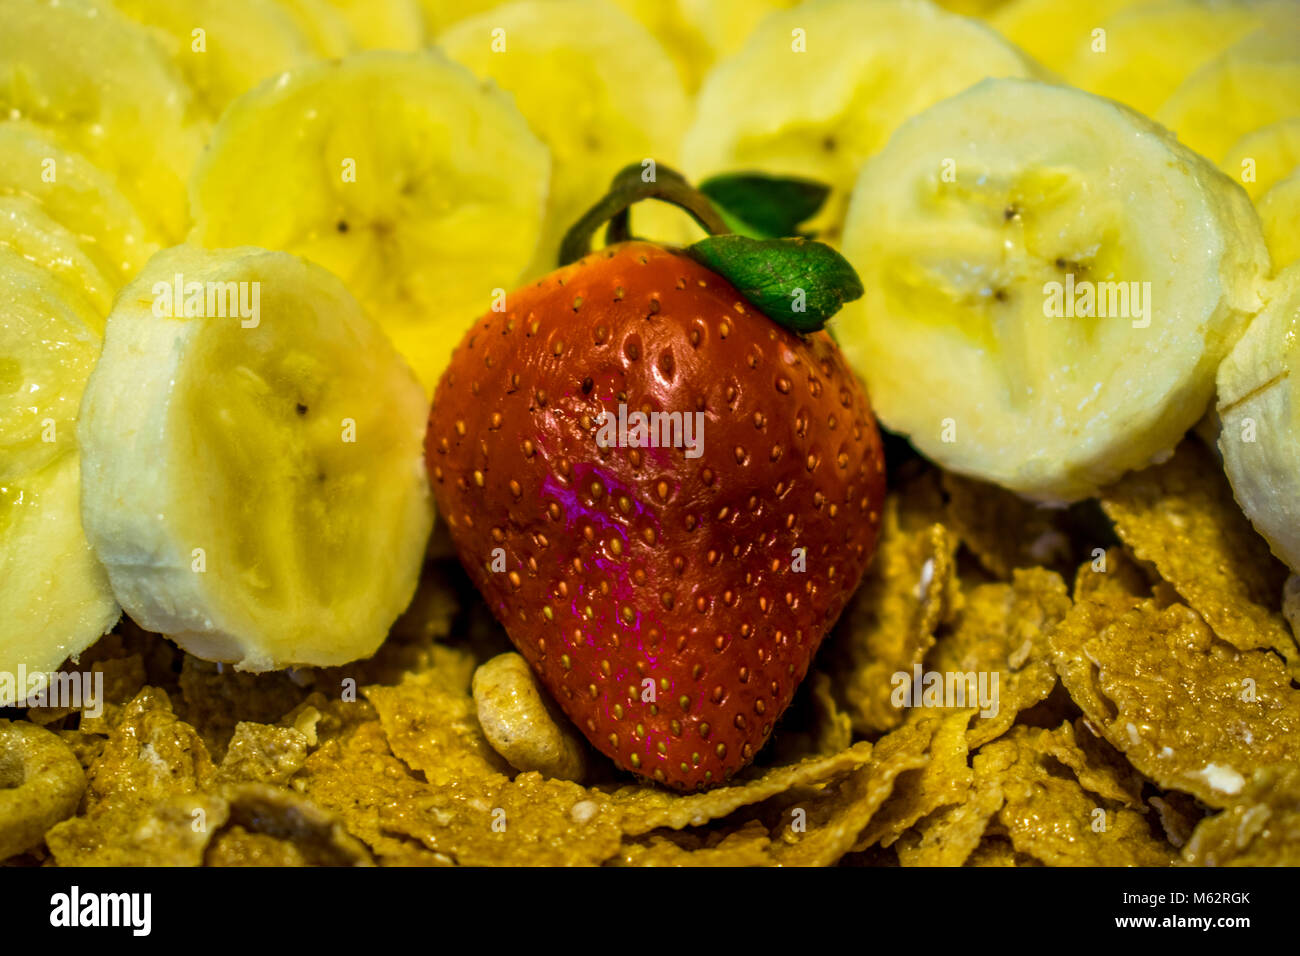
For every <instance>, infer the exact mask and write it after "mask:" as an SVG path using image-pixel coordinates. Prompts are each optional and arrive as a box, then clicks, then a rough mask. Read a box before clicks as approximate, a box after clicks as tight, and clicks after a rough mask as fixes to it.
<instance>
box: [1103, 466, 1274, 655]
mask: <svg viewBox="0 0 1300 956" xmlns="http://www.w3.org/2000/svg"><path fill="white" fill-rule="evenodd" d="M1101 504H1102V508H1103V509H1104V510H1105V512H1106V514H1107V515H1108V516H1109V517H1110V519H1111V520H1112V521H1114V522H1115V530H1116V531H1117V532H1118V533H1119V536H1120V538H1121V539H1122V540H1123V541H1124V543H1125V544H1127V545H1128V546H1129V547H1130V548H1131V549H1132V550H1133V553H1134V554H1136V555H1137V557H1139V558H1141V559H1142V560H1145V561H1150V562H1152V563H1153V564H1154V565H1155V566H1156V569H1157V570H1158V571H1159V572H1160V575H1161V576H1162V577H1163V578H1164V579H1165V580H1167V581H1168V582H1169V583H1170V584H1172V585H1173V586H1174V587H1175V588H1176V589H1177V590H1178V593H1179V594H1181V595H1182V597H1183V600H1185V601H1186V602H1187V603H1188V604H1189V605H1190V606H1191V607H1192V608H1194V609H1195V610H1196V611H1198V612H1199V613H1200V614H1201V616H1202V617H1204V618H1205V620H1206V623H1208V624H1209V625H1210V627H1211V628H1212V629H1213V630H1214V632H1215V633H1216V634H1217V635H1218V636H1219V637H1221V638H1222V639H1223V640H1225V641H1227V642H1228V643H1229V644H1232V645H1233V646H1234V647H1237V648H1238V649H1240V650H1243V651H1245V650H1253V649H1255V648H1262V647H1268V648H1272V649H1274V650H1276V651H1277V652H1278V653H1279V654H1281V655H1282V656H1283V657H1284V658H1286V659H1287V661H1289V662H1291V664H1292V665H1293V668H1297V669H1298V670H1300V650H1298V649H1297V647H1296V642H1295V639H1294V637H1292V635H1291V631H1290V629H1289V628H1288V626H1287V623H1286V619H1285V618H1284V617H1283V616H1282V613H1281V610H1280V608H1281V602H1282V585H1283V583H1284V582H1285V580H1286V576H1287V570H1286V567H1285V566H1284V565H1283V564H1282V563H1281V562H1280V561H1278V560H1277V559H1276V558H1274V557H1273V555H1272V554H1271V553H1270V551H1269V548H1268V544H1267V543H1266V542H1265V541H1264V539H1263V538H1261V537H1260V536H1259V535H1258V534H1257V533H1256V532H1255V529H1254V528H1252V527H1251V526H1250V522H1249V521H1247V520H1246V517H1245V515H1243V514H1242V512H1241V508H1240V507H1238V505H1237V503H1236V501H1235V500H1234V499H1233V497H1232V488H1231V486H1230V485H1229V484H1228V481H1227V478H1226V477H1225V476H1224V474H1223V469H1222V468H1220V467H1219V466H1218V464H1217V463H1216V462H1215V461H1214V459H1213V458H1212V457H1211V455H1210V453H1209V452H1208V451H1206V449H1205V447H1204V446H1203V445H1201V444H1200V443H1199V442H1196V441H1184V442H1183V443H1182V444H1181V445H1180V446H1179V447H1178V450H1177V451H1176V452H1175V454H1174V456H1173V457H1172V458H1171V459H1169V461H1167V462H1165V463H1164V464H1162V465H1157V466H1155V467H1153V468H1147V469H1144V470H1142V471H1138V472H1132V473H1130V474H1128V475H1126V476H1125V477H1124V478H1123V479H1121V480H1120V481H1119V482H1118V483H1117V484H1115V485H1113V486H1111V487H1110V488H1108V489H1106V490H1105V491H1104V492H1103V494H1102V497H1101Z"/></svg>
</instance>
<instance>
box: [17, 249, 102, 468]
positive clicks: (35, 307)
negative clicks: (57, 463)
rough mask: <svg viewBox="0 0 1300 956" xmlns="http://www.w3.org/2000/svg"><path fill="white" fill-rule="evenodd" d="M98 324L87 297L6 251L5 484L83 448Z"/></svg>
mask: <svg viewBox="0 0 1300 956" xmlns="http://www.w3.org/2000/svg"><path fill="white" fill-rule="evenodd" d="M96 324H99V325H100V327H101V328H102V319H101V318H100V317H99V316H97V315H96V314H95V312H94V310H93V309H92V308H91V307H90V305H89V302H88V301H87V300H86V299H85V298H84V297H83V296H80V295H76V296H74V295H70V294H69V289H68V288H67V287H65V286H64V285H63V284H62V283H60V282H59V281H57V280H56V279H55V278H54V277H53V276H52V275H50V274H49V273H47V272H46V271H45V270H43V269H41V268H40V267H39V266H37V265H35V264H33V263H32V262H29V261H28V260H27V259H25V258H23V257H22V256H20V255H19V254H18V253H16V252H14V251H13V250H11V249H7V248H6V249H0V479H4V480H8V479H17V478H21V477H23V476H25V475H29V474H31V473H33V472H36V471H39V470H41V469H42V468H44V467H45V466H46V465H48V464H49V463H50V462H51V461H53V460H54V459H55V458H58V457H59V456H61V455H63V454H65V453H67V452H69V451H71V450H72V449H74V448H75V447H76V434H75V423H76V420H77V407H78V405H79V404H80V402H81V391H82V388H83V387H84V385H85V383H86V377H87V376H88V375H89V374H90V370H91V369H92V368H93V367H94V365H95V359H96V358H97V357H98V355H99V336H98V335H97V334H96V333H95V331H94V329H95V326H96Z"/></svg>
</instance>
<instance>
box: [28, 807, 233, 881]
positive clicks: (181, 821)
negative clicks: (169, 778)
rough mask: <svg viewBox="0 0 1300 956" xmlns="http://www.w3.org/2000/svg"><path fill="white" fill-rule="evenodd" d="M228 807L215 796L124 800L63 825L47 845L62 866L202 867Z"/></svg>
mask: <svg viewBox="0 0 1300 956" xmlns="http://www.w3.org/2000/svg"><path fill="white" fill-rule="evenodd" d="M228 809H229V807H228V804H227V803H226V801H225V800H223V799H222V798H221V797H219V796H217V795H215V794H210V793H174V794H172V795H170V796H166V797H162V798H161V799H157V800H152V801H135V802H130V801H119V802H116V803H113V804H109V805H106V806H103V807H101V808H99V809H98V810H97V811H96V812H94V813H92V814H90V815H89V816H84V817H73V818H72V819H71V820H65V821H63V822H62V823H60V824H59V825H58V826H56V827H54V828H53V829H52V830H50V832H49V833H47V834H46V836H45V842H46V844H47V845H48V846H49V848H50V853H51V854H52V855H53V856H54V861H55V863H57V864H58V865H59V866H199V865H200V864H202V862H203V854H204V852H205V851H206V849H207V847H208V844H209V842H210V841H211V840H212V837H213V834H214V833H215V831H216V830H217V829H218V828H220V827H221V825H222V824H223V823H225V820H226V813H227V812H228Z"/></svg>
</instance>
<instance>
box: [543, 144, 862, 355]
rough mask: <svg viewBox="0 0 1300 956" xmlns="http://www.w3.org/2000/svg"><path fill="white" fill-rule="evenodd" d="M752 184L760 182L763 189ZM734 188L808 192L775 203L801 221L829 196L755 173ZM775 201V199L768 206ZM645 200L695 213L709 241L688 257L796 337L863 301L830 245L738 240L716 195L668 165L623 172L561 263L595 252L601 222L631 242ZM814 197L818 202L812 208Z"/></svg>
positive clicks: (772, 211) (574, 234)
mask: <svg viewBox="0 0 1300 956" xmlns="http://www.w3.org/2000/svg"><path fill="white" fill-rule="evenodd" d="M647 176H650V177H652V178H649V179H647ZM753 181H757V187H758V188H757V189H756V186H755V182H753ZM723 185H728V184H726V183H724V184H723ZM729 185H730V186H734V187H735V188H733V190H732V191H733V192H736V191H737V190H738V191H739V192H740V193H742V194H751V195H753V194H762V193H769V194H772V196H777V195H779V190H780V189H786V187H790V188H796V187H797V189H799V190H801V191H802V192H801V193H799V194H797V195H795V197H794V199H795V200H797V201H791V199H790V197H789V196H788V195H787V196H786V197H785V198H784V199H783V200H781V199H778V200H776V202H777V205H778V206H780V205H789V206H791V207H793V208H792V209H790V210H787V212H790V214H791V215H796V214H797V215H799V216H800V221H801V220H802V218H805V217H806V215H807V214H809V211H808V208H807V207H810V206H811V208H812V210H814V211H815V209H816V207H817V206H820V204H821V201H822V200H824V199H825V195H824V194H823V193H818V194H816V195H815V196H814V195H812V193H811V191H810V185H811V186H815V185H816V184H809V182H808V181H807V180H800V181H797V182H796V181H793V180H792V181H790V182H788V183H787V182H785V181H782V180H778V179H775V178H771V177H759V176H757V175H752V176H749V177H747V178H745V179H744V181H739V180H738V181H736V182H735V183H732V184H729ZM786 191H787V192H788V189H786ZM803 193H809V195H806V196H805V195H803ZM772 196H769V197H768V201H769V205H771V202H772V201H773V200H772ZM643 199H657V200H659V201H661V202H669V203H672V204H673V205H675V206H678V207H680V208H681V209H683V210H685V211H686V212H687V213H689V214H690V216H691V218H693V219H694V220H695V221H696V222H697V223H699V224H700V227H701V228H703V229H705V230H706V231H707V232H708V233H709V237H708V238H707V239H701V240H700V241H699V242H697V243H695V244H694V245H692V246H690V247H689V248H688V249H687V250H686V252H687V253H688V254H689V255H690V256H691V257H692V258H693V259H695V260H696V261H697V262H699V263H701V264H702V265H704V266H707V267H708V268H709V269H711V270H713V271H714V272H716V273H718V274H719V275H720V276H722V277H723V278H724V279H726V280H727V281H728V282H730V283H731V284H732V285H733V286H735V287H736V291H738V292H739V293H740V294H741V295H742V296H744V297H745V298H746V299H748V300H749V301H750V303H752V304H753V305H754V306H755V307H756V308H757V309H758V310H759V311H760V312H762V313H763V314H764V315H766V316H767V317H768V318H769V319H771V320H772V321H773V322H776V323H777V324H778V325H780V326H783V327H784V328H787V329H789V330H790V331H792V332H796V333H800V334H806V333H809V332H816V331H818V330H820V329H821V328H822V327H823V326H824V325H825V324H826V320H827V319H829V318H830V317H831V316H832V315H834V314H835V313H836V312H838V311H839V310H840V308H841V307H842V306H843V305H844V303H845V302H851V301H852V300H854V299H856V298H858V297H860V296H861V295H862V292H863V289H862V282H861V281H860V280H859V279H858V274H857V273H856V272H854V271H853V267H852V266H851V265H850V264H849V263H848V261H847V260H846V259H845V258H844V257H843V256H841V255H840V254H839V253H838V252H836V251H835V250H834V249H832V248H831V247H830V246H828V245H825V244H824V243H821V242H817V241H815V240H811V239H806V238H803V237H796V238H753V237H751V236H745V235H737V234H735V233H733V232H732V231H731V230H730V229H729V228H728V225H727V221H726V220H725V219H724V216H723V215H722V214H721V213H720V212H719V210H718V208H716V207H715V206H714V205H713V203H712V201H710V199H709V197H708V196H706V195H705V194H704V193H702V192H700V191H699V190H698V189H695V188H694V187H693V186H691V184H690V183H689V182H687V181H686V178H685V177H684V176H682V174H681V173H679V172H677V171H676V170H674V169H670V168H668V167H667V166H658V167H646V166H645V165H643V164H641V163H633V164H631V165H629V166H626V167H624V168H623V169H622V170H620V171H619V172H618V174H617V175H616V176H615V177H614V179H613V182H612V183H611V184H610V189H609V192H608V193H607V194H606V195H605V197H604V198H603V199H601V200H600V202H598V203H596V205H594V206H592V207H591V209H589V210H588V211H587V213H586V214H585V215H584V216H583V217H582V218H581V219H579V220H578V221H577V222H576V223H574V225H573V228H571V229H570V230H569V231H568V232H567V233H566V234H565V236H564V241H563V242H562V243H561V244H560V265H562V266H565V265H568V264H569V263H571V262H577V261H578V260H579V259H581V258H582V257H583V256H585V255H587V254H588V253H590V252H591V237H592V236H593V235H594V234H595V232H596V230H597V229H599V228H600V225H601V223H608V225H607V226H606V229H605V242H606V244H608V245H613V244H614V243H618V242H626V241H627V240H629V239H630V238H632V235H631V220H630V213H629V210H630V209H631V207H632V205H633V204H634V203H637V202H640V201H641V200H643ZM814 199H815V200H816V204H815V205H812V204H813V200H814ZM780 213H781V209H779V208H775V207H774V208H769V209H766V210H765V215H766V218H767V219H769V220H772V221H773V222H777V221H778V220H779V219H780V215H779V214H780Z"/></svg>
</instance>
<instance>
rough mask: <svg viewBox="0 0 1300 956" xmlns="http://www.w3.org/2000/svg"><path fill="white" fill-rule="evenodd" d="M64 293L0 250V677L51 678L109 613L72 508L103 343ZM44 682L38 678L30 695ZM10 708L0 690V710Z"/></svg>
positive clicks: (106, 593)
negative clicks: (85, 407)
mask: <svg viewBox="0 0 1300 956" xmlns="http://www.w3.org/2000/svg"><path fill="white" fill-rule="evenodd" d="M6 201H7V202H8V201H10V200H6ZM24 238H28V236H27V235H26V234H25V235H24ZM70 291H71V290H70V289H69V287H67V286H65V285H64V284H63V283H61V282H59V281H58V280H57V279H55V278H54V277H53V276H51V275H49V274H48V273H46V272H45V271H44V270H43V269H41V268H40V267H39V266H37V265H35V264H33V263H32V262H30V261H28V260H27V259H25V258H23V257H22V256H20V255H19V254H18V253H16V252H14V251H13V250H12V249H11V248H7V247H5V248H0V581H3V582H4V585H3V587H0V671H3V672H5V673H8V674H16V673H17V672H18V671H19V669H20V668H25V669H26V670H27V671H28V672H29V673H31V674H36V675H41V674H44V673H47V672H49V671H52V670H54V669H55V668H57V667H58V666H59V665H60V664H61V663H62V662H63V660H64V659H65V658H67V657H68V656H69V655H75V654H79V653H81V651H83V650H84V649H85V648H87V647H88V646H90V645H91V644H92V643H94V642H95V640H97V639H98V638H99V637H100V635H102V634H103V633H104V632H106V631H107V630H108V629H109V628H111V627H112V626H113V623H114V622H115V621H116V620H117V616H118V611H117V604H116V602H115V601H114V600H113V596H112V593H111V592H110V590H109V587H108V579H107V577H106V576H105V574H104V569H103V568H101V567H100V566H99V562H98V561H96V560H95V557H94V555H93V554H92V553H91V550H90V546H89V544H87V542H86V538H85V535H84V534H83V533H82V530H81V518H80V512H79V508H78V504H77V498H78V487H79V466H78V456H77V450H76V428H75V420H76V414H77V405H78V403H79V401H80V399H81V393H82V389H83V387H84V386H85V383H86V377H87V376H88V375H89V374H90V370H91V367H92V366H93V365H94V363H95V357H96V356H97V355H98V354H99V346H100V341H99V336H98V335H96V334H95V332H94V331H93V330H92V328H91V327H90V325H89V324H88V322H89V321H93V320H94V319H95V318H96V317H95V316H94V314H93V311H92V310H90V309H89V306H88V304H87V302H86V300H85V299H84V298H83V297H79V296H73V295H71V294H70ZM44 684H45V681H44V680H43V679H41V678H40V677H39V676H38V677H37V678H36V680H35V683H33V684H31V689H32V690H36V689H37V688H38V687H41V686H44ZM0 688H3V685H0ZM20 696H21V695H20ZM13 703H15V701H14V699H13V698H12V695H6V691H5V690H4V689H0V706H9V705H11V704H13Z"/></svg>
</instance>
